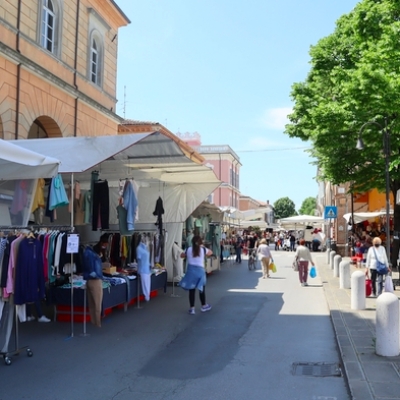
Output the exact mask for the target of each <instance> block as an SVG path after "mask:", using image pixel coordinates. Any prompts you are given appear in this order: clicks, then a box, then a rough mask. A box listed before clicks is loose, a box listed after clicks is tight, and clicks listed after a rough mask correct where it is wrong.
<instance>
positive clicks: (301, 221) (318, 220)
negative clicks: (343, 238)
mask: <svg viewBox="0 0 400 400" xmlns="http://www.w3.org/2000/svg"><path fill="white" fill-rule="evenodd" d="M279 223H280V225H281V226H282V228H288V227H291V228H292V227H297V228H299V226H300V225H315V224H324V223H325V219H324V218H323V217H316V216H314V215H295V216H293V217H288V218H282V219H281V220H280V221H279Z"/></svg>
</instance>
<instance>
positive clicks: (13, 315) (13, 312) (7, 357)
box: [0, 295, 33, 365]
mask: <svg viewBox="0 0 400 400" xmlns="http://www.w3.org/2000/svg"><path fill="white" fill-rule="evenodd" d="M13 298H14V295H12V299H11V298H10V301H8V302H7V303H8V308H9V310H8V312H9V315H8V316H7V317H8V323H7V325H9V324H10V323H11V324H12V325H13V327H14V343H15V348H14V350H12V351H8V344H9V339H10V335H11V330H10V331H9V334H6V336H7V337H6V342H5V344H4V348H3V349H2V351H1V352H0V355H1V356H3V359H4V363H5V364H6V365H11V357H12V356H15V355H19V354H20V353H21V352H22V351H23V350H25V351H26V354H27V356H28V357H32V356H33V352H32V350H31V349H30V347H29V346H23V347H19V331H18V327H19V323H18V313H17V306H16V305H14V300H13ZM3 313H4V310H3Z"/></svg>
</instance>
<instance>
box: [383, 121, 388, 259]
mask: <svg viewBox="0 0 400 400" xmlns="http://www.w3.org/2000/svg"><path fill="white" fill-rule="evenodd" d="M383 148H384V151H385V179H386V254H387V257H388V260H389V263H390V176H389V161H390V160H389V157H390V147H389V132H388V128H387V118H385V129H384V130H383Z"/></svg>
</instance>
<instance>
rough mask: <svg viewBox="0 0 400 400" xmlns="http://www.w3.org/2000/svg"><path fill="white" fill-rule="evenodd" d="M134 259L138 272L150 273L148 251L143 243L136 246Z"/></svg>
mask: <svg viewBox="0 0 400 400" xmlns="http://www.w3.org/2000/svg"><path fill="white" fill-rule="evenodd" d="M136 260H137V263H138V272H139V274H150V253H149V251H148V250H147V247H146V245H145V244H144V243H139V246H138V247H137V248H136Z"/></svg>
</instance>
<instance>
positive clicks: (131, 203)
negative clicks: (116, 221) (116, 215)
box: [122, 182, 138, 231]
mask: <svg viewBox="0 0 400 400" xmlns="http://www.w3.org/2000/svg"><path fill="white" fill-rule="evenodd" d="M122 198H123V200H124V208H125V209H126V225H127V228H128V231H130V230H133V229H135V216H136V208H137V206H138V200H137V198H136V193H135V191H134V190H133V186H132V183H130V182H126V183H125V187H124V193H123V194H122Z"/></svg>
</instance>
